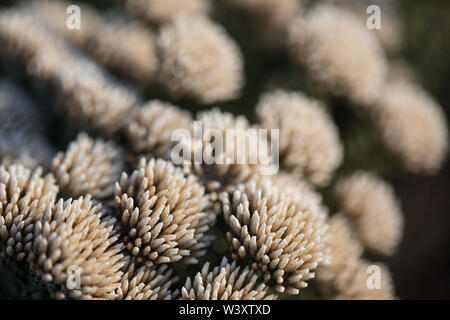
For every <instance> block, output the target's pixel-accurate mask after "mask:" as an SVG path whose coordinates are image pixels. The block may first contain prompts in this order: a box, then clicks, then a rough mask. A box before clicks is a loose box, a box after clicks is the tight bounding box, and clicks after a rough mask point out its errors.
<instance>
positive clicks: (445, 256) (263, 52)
mask: <svg viewBox="0 0 450 320" xmlns="http://www.w3.org/2000/svg"><path fill="white" fill-rule="evenodd" d="M161 1H164V0H161ZM212 1H214V2H215V3H216V5H214V10H213V12H212V18H213V19H214V20H216V21H218V22H219V23H221V24H222V25H223V26H224V27H225V28H226V30H227V31H228V32H229V34H230V35H231V36H232V37H233V38H234V39H235V40H236V41H237V43H238V45H239V46H240V48H241V50H242V52H243V54H244V58H245V72H246V74H245V76H246V85H245V87H244V89H243V90H242V95H241V97H240V98H239V99H236V100H234V101H231V102H225V103H218V104H214V106H216V105H217V106H219V107H221V108H222V109H224V110H227V111H230V112H233V113H235V114H244V115H246V116H247V117H248V118H249V119H250V120H251V121H254V108H255V105H256V104H257V102H258V99H259V97H260V94H261V93H263V92H265V91H267V90H271V89H275V88H286V89H293V90H299V91H304V92H306V93H307V94H308V95H310V96H314V97H317V98H319V99H322V100H324V101H325V102H326V104H327V107H328V108H329V110H330V112H331V113H332V115H333V118H334V119H335V122H336V124H337V126H338V128H339V131H340V136H341V139H342V141H343V143H344V147H345V160H344V165H343V166H341V168H340V169H339V171H338V174H339V173H347V172H351V171H354V170H356V169H364V170H370V171H373V172H377V173H378V174H379V175H381V176H382V177H383V178H385V179H387V180H389V181H391V182H392V183H393V185H394V188H395V191H396V193H397V194H398V196H399V197H400V199H401V203H402V209H403V214H404V216H405V224H406V227H405V232H404V237H403V240H402V242H401V244H400V247H399V249H398V251H397V254H396V255H394V256H393V257H392V258H388V259H385V260H382V261H385V262H387V264H388V265H389V267H390V269H391V271H392V272H393V278H394V282H395V288H396V294H397V296H398V297H399V298H400V299H442V298H445V299H449V298H450V197H449V194H450V161H448V160H447V162H446V164H445V165H444V167H443V169H442V170H441V171H440V172H439V173H438V174H437V175H435V176H425V175H420V174H408V173H405V172H404V171H403V170H400V169H399V168H398V167H397V164H396V163H395V161H393V160H392V159H391V158H390V157H389V156H388V155H387V154H386V153H385V152H382V151H381V150H382V147H381V144H380V142H379V141H378V138H377V136H376V134H375V133H374V129H373V128H372V126H371V125H370V123H368V122H367V121H366V120H364V117H360V116H359V115H358V114H357V113H356V112H355V111H354V109H352V108H350V107H348V106H346V105H345V104H346V103H347V102H345V101H343V100H341V99H336V98H330V97H324V96H322V95H321V94H320V93H318V92H315V91H313V90H311V89H310V88H309V87H308V86H307V85H305V84H304V79H303V76H302V74H300V73H299V71H298V70H296V69H295V68H293V65H292V62H291V61H290V59H289V54H288V52H287V50H285V48H282V47H280V48H277V47H274V46H271V45H268V43H269V41H267V40H268V39H264V38H260V37H258V36H256V35H255V31H254V30H253V29H252V28H253V27H252V25H251V24H249V23H248V21H247V19H246V18H245V17H243V16H240V15H239V14H238V13H236V12H235V11H233V10H230V9H229V8H228V7H226V6H225V5H223V3H222V1H221V0H212ZM75 2H77V3H78V2H80V3H88V4H89V5H92V6H94V7H96V8H97V9H99V10H102V11H103V10H105V11H106V10H119V11H120V10H122V9H123V6H124V5H123V2H122V1H118V0H103V1H75ZM394 2H396V10H395V14H396V15H398V18H399V22H400V25H401V32H402V45H401V48H399V49H398V50H396V51H394V52H392V53H390V54H389V59H390V60H391V61H396V62H398V64H406V65H408V67H409V68H411V70H412V71H413V74H414V76H415V77H416V79H417V81H418V82H419V83H420V84H421V85H422V86H423V87H424V88H425V89H426V90H427V91H428V92H429V93H430V94H431V95H432V96H433V97H434V98H435V99H436V100H437V101H438V102H439V103H440V105H441V106H442V107H443V108H444V110H445V113H446V115H447V119H448V116H449V113H450V41H449V40H450V39H449V35H450V1H448V0H428V1H421V0H398V1H394ZM16 3H18V1H11V0H9V1H8V0H6V1H5V0H2V1H1V3H0V8H1V7H2V6H10V5H15V4H16ZM151 27H153V28H155V26H149V28H151ZM117 45H120V43H118V44H117ZM0 50H2V48H1V44H0ZM4 74H7V75H8V76H9V77H16V81H17V82H18V83H20V84H21V85H22V86H23V88H25V89H26V90H27V91H28V92H29V93H30V95H31V96H35V98H36V100H37V101H39V103H40V104H42V105H45V104H47V103H49V104H51V102H50V101H47V100H46V99H50V98H51V97H42V96H38V95H36V93H35V92H34V89H33V86H31V85H30V83H29V81H28V80H27V79H26V78H23V77H21V76H20V75H15V74H11V70H8V68H5V67H4V66H2V67H0V77H1V76H3V75H4ZM139 90H140V91H141V93H142V95H143V97H145V98H146V99H154V98H160V99H165V100H168V97H167V96H166V94H165V93H164V91H163V90H160V88H159V87H158V86H157V85H156V84H149V85H148V86H145V85H144V86H142V87H141V88H139ZM176 104H177V105H179V106H180V107H183V108H186V109H189V110H192V111H196V110H198V108H197V107H196V106H195V103H194V102H192V101H189V100H182V101H179V102H177V103H176ZM50 121H53V122H54V125H53V129H52V130H51V132H49V138H50V140H51V141H52V142H53V144H54V145H55V146H56V147H57V148H58V149H62V150H63V149H65V147H66V145H67V143H68V142H69V141H70V140H71V139H73V138H74V137H75V136H76V132H77V130H78V128H71V127H70V126H69V127H62V126H61V124H60V123H59V122H58V119H57V118H55V119H51V120H50ZM57 132H58V134H57V135H56V133H57ZM61 132H63V134H60V133H61ZM324 191H326V190H324ZM9 267H10V266H9V265H8V263H6V262H5V261H0V298H21V297H23V295H24V293H23V292H14V288H16V287H17V286H14V285H3V284H4V283H8V282H9V283H10V282H11V281H12V280H11V275H12V274H14V277H15V280H14V281H16V282H20V281H26V277H27V276H28V275H26V274H24V273H23V272H22V270H15V269H14V271H13V272H6V271H5V270H7V269H8V268H9ZM25 295H26V297H33V293H26V294H25Z"/></svg>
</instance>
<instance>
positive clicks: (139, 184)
mask: <svg viewBox="0 0 450 320" xmlns="http://www.w3.org/2000/svg"><path fill="white" fill-rule="evenodd" d="M322 2H330V1H322ZM225 3H226V4H227V5H229V6H230V7H233V8H234V9H237V10H242V11H243V12H244V13H245V14H248V15H249V16H250V17H251V18H252V19H254V21H256V22H257V24H256V27H257V28H259V30H260V31H262V34H265V35H269V34H272V35H275V34H276V35H280V39H281V40H282V42H283V45H280V46H279V48H278V47H277V49H280V50H279V51H282V50H284V51H285V52H284V53H285V54H286V56H285V57H284V58H286V59H284V60H286V63H291V62H292V63H293V65H295V66H296V67H300V68H303V70H304V71H306V72H305V73H303V72H301V71H302V70H300V72H299V70H296V69H295V68H291V66H290V65H289V70H290V71H291V70H292V72H293V73H298V74H300V75H301V77H302V80H305V81H304V82H305V83H304V84H306V87H305V88H304V89H305V90H304V92H302V91H301V90H300V89H298V86H297V84H295V85H293V86H292V87H293V88H292V87H291V86H290V85H288V86H283V85H278V82H277V81H276V79H275V80H274V81H272V80H273V79H272V77H268V78H270V79H269V80H270V81H269V85H268V86H261V87H259V84H256V85H255V86H256V87H258V88H259V89H260V91H263V92H260V91H258V92H257V94H256V95H255V96H249V97H245V98H246V99H243V101H242V102H240V103H241V104H239V106H242V105H244V104H249V103H255V101H256V100H257V98H258V96H260V98H259V101H258V102H257V103H256V107H255V108H254V109H255V114H254V115H255V116H256V117H255V120H256V121H255V123H254V124H253V123H252V122H251V120H250V119H248V118H246V117H245V116H244V115H235V114H233V113H231V112H230V110H233V112H234V111H236V110H235V109H233V108H232V106H233V102H234V101H233V100H236V99H238V98H239V97H240V95H241V94H242V93H245V90H247V89H248V90H250V89H251V88H250V87H252V86H254V83H248V87H247V86H245V85H244V84H245V78H246V75H245V72H252V70H253V68H254V67H255V66H254V61H247V62H248V63H249V68H246V66H245V65H244V54H247V52H241V48H240V46H239V45H238V43H239V44H241V45H242V48H243V49H244V48H245V47H247V45H248V44H247V43H243V41H246V40H245V39H244V40H243V39H233V38H232V37H231V36H230V34H234V32H235V30H234V31H232V30H231V29H228V28H227V26H222V25H220V24H219V23H218V22H216V21H214V20H213V18H210V17H208V13H209V12H210V9H211V8H210V7H211V6H215V5H216V4H215V2H212V1H211V2H208V1H206V0H164V1H162V0H147V1H144V0H128V1H126V4H125V6H126V8H127V10H128V12H129V13H131V14H132V15H134V16H138V17H139V18H141V19H143V20H146V22H150V24H143V23H141V22H138V21H136V20H134V18H133V17H129V16H126V15H125V16H118V15H115V14H112V15H111V14H103V13H100V12H97V11H96V10H94V9H92V8H89V7H87V6H82V8H81V10H82V22H81V23H82V28H81V29H80V30H69V29H68V28H66V25H65V22H66V20H65V19H63V18H65V17H66V16H67V13H66V10H65V9H66V7H67V5H68V4H67V3H64V2H57V1H53V0H45V1H34V2H32V3H31V4H30V3H25V4H22V5H20V6H17V7H13V8H8V9H1V10H0V43H1V44H2V46H3V48H2V50H1V51H0V59H1V60H2V62H5V63H6V64H11V68H19V69H20V70H21V71H22V73H23V76H24V77H26V78H29V80H31V81H30V82H31V83H33V86H32V87H33V88H31V89H30V92H32V95H31V96H33V95H38V96H45V99H42V100H44V101H49V102H51V103H50V104H51V105H49V106H45V107H48V108H49V109H44V110H42V109H40V106H35V104H34V103H33V101H32V99H31V98H29V97H26V96H25V93H24V92H21V90H20V89H18V88H16V86H15V85H14V84H12V83H11V82H10V81H3V80H0V254H1V257H2V258H8V259H12V260H14V259H15V260H20V261H24V262H26V263H27V264H28V266H29V268H30V270H31V271H32V274H34V275H37V276H38V277H39V279H40V281H43V282H47V283H53V284H54V285H56V286H57V287H58V291H57V292H56V293H55V297H57V298H71V299H128V300H149V299H180V298H181V299H202V300H215V299H221V300H226V299H230V300H231V299H240V300H242V299H243V300H260V299H275V298H277V296H275V295H271V294H270V292H271V290H272V289H273V290H275V291H276V292H277V294H278V293H279V294H281V295H286V294H288V295H299V294H301V291H302V289H304V288H305V287H307V286H310V285H312V286H317V287H316V288H318V289H320V290H319V291H320V292H324V293H325V294H329V295H330V296H331V297H333V298H335V299H393V298H395V291H394V288H393V283H392V279H391V278H392V277H391V275H390V272H389V270H388V268H387V267H386V266H385V265H383V264H382V263H379V262H372V261H370V260H368V258H367V256H366V253H369V255H368V256H369V257H371V254H375V255H392V254H394V252H395V250H396V248H397V247H398V244H399V242H400V241H401V238H402V233H403V227H404V219H403V216H402V213H401V207H400V204H399V200H397V199H396V196H395V192H394V189H393V187H392V186H390V185H389V183H388V182H385V181H384V180H382V178H381V177H378V176H377V175H376V174H375V173H369V172H362V171H355V170H354V168H351V172H353V173H350V174H349V175H348V176H345V175H343V174H342V172H345V170H347V169H349V168H348V167H344V168H343V169H344V170H341V169H342V168H340V166H341V164H344V165H345V164H346V163H345V161H346V160H347V159H346V157H345V155H344V145H345V143H344V142H345V141H342V142H341V138H340V132H339V128H341V127H340V124H339V123H335V119H337V120H339V118H338V117H335V114H334V113H333V111H334V110H333V103H332V102H331V103H330V100H329V99H328V97H327V96H326V95H327V94H329V93H332V94H333V95H336V96H339V97H340V99H339V102H340V103H339V104H350V105H352V106H353V107H354V110H355V111H357V113H358V115H362V116H363V117H366V118H367V119H369V120H370V121H372V123H373V124H374V128H375V129H376V130H377V132H378V134H379V137H380V139H381V141H382V142H383V144H384V146H385V147H386V149H387V150H388V151H389V152H391V153H392V154H393V155H395V156H396V158H397V159H398V160H399V162H400V163H401V164H403V165H404V167H405V168H406V169H407V170H409V171H413V172H426V173H436V172H437V171H438V170H439V169H440V168H441V167H442V165H443V162H444V160H445V158H446V154H447V150H448V128H447V124H446V122H445V120H444V115H443V112H442V110H441V107H440V106H439V105H438V103H437V102H436V101H434V100H433V99H432V98H431V97H430V96H429V95H428V94H427V93H426V92H425V91H424V89H422V88H420V86H419V85H418V84H416V83H414V82H413V80H412V79H403V78H404V75H402V74H400V73H399V74H400V75H396V77H395V80H393V79H392V77H391V78H389V75H387V69H388V68H389V62H388V58H387V56H386V54H385V53H384V51H383V50H384V48H387V49H389V40H386V42H387V44H385V45H384V47H383V45H382V44H380V41H379V39H381V40H382V38H377V36H376V35H374V34H372V33H371V32H370V31H369V30H367V28H366V27H365V26H364V23H363V22H362V20H361V17H360V16H358V14H357V13H356V12H355V9H354V8H353V7H352V8H349V7H348V6H342V7H339V8H338V7H336V6H333V5H330V4H318V5H312V6H308V7H303V6H302V2H301V1H297V0H281V1H274V0H245V1H244V0H243V1H236V0H228V1H226V2H225ZM124 8H125V7H124ZM217 8H221V7H219V6H218V7H217ZM215 18H217V17H215ZM227 30H230V34H229V33H228V31H227ZM267 31H270V32H271V33H266V32H267ZM272 31H275V33H272ZM282 34H284V35H288V38H289V41H288V43H284V42H285V41H284V40H286V39H284V38H283V36H282ZM379 36H380V35H379ZM275 40H279V39H278V38H277V39H275ZM267 42H268V43H271V45H275V44H276V43H277V41H274V42H272V41H270V40H269V39H268V40H267ZM394 42H395V41H394V40H392V43H394ZM277 45H279V43H278V44H277ZM284 45H286V48H284ZM250 47H251V46H250ZM247 49H248V48H247ZM253 49H254V48H253V47H252V48H250V51H251V50H253ZM243 51H244V50H243ZM278 53H279V52H278ZM258 54H260V55H264V54H265V53H264V52H263V53H258ZM288 55H290V57H291V58H292V59H291V60H292V61H290V60H289V59H288ZM261 61H266V60H264V57H262V59H261ZM268 61H269V60H268ZM289 61H290V62H289ZM269 64H270V61H269ZM265 67H266V66H265V65H264V66H262V68H265ZM106 69H108V70H109V71H111V72H112V73H109V71H107V70H106ZM269 71H270V72H272V71H273V68H272V66H270V65H268V66H267V73H268V72H269ZM290 71H289V72H290ZM264 77H266V74H265V75H264ZM121 78H125V79H124V80H122V79H121ZM275 78H276V77H275ZM399 78H400V79H399ZM248 79H253V80H254V77H249V78H248ZM296 79H297V78H296ZM27 80H28V79H27ZM153 80H157V82H153ZM308 80H311V81H308ZM127 81H131V83H133V84H138V88H134V87H133V86H132V85H131V84H128V83H127ZM149 83H151V85H152V86H153V85H155V87H156V90H154V91H157V93H156V94H155V92H154V91H153V89H154V87H151V88H147V87H146V85H147V84H149ZM309 85H313V86H309ZM274 87H275V88H274ZM249 88H250V89H249ZM288 88H289V89H288ZM147 89H152V90H147ZM310 89H311V90H310ZM148 98H149V99H150V100H148V101H145V99H148ZM175 100H177V101H178V102H176V101H175ZM214 103H221V104H220V106H217V107H214V108H211V109H210V110H205V111H201V112H197V113H196V114H191V113H190V112H189V111H188V110H184V109H183V108H182V107H184V108H185V109H190V110H195V109H196V108H199V107H204V106H205V105H211V104H214ZM229 103H230V105H231V106H230V105H228V104H229ZM177 104H179V105H180V107H178V106H177ZM181 106H182V107H181ZM186 107H187V108H186ZM50 110H51V112H53V111H56V112H54V116H55V117H56V118H57V119H59V116H60V115H61V114H62V115H64V118H61V119H64V121H68V122H70V128H64V132H63V133H62V134H61V137H52V138H53V139H51V140H57V142H55V141H53V142H52V143H50V141H49V140H48V139H47V135H48V132H46V128H47V127H46V125H47V124H46V117H45V112H47V111H50ZM64 124H65V123H64ZM196 124H200V129H201V131H202V132H203V133H205V132H206V133H208V132H209V133H211V132H215V133H218V134H220V135H222V136H223V137H226V135H227V132H230V131H231V130H233V134H234V136H233V138H235V139H237V140H233V141H232V142H231V141H228V140H225V141H223V142H224V144H223V145H222V147H223V148H222V150H219V149H217V148H216V146H217V141H216V139H215V137H213V135H210V136H209V135H208V134H206V135H203V136H201V137H198V136H196V135H195V131H196V129H198V128H196V127H195V125H196ZM72 127H73V128H72ZM66 129H67V130H66ZM179 129H181V130H183V132H185V133H188V134H190V135H191V136H193V139H191V140H188V141H184V140H183V141H182V142H181V144H178V145H176V142H177V141H176V139H174V133H175V132H176V131H177V130H179ZM257 130H261V131H265V132H266V133H267V135H266V136H261V135H259V134H249V132H256V131H257ZM277 130H278V131H277ZM62 131H63V130H62ZM74 131H76V132H74ZM87 132H88V133H87ZM277 133H278V134H277ZM58 134H59V132H58ZM73 137H76V138H75V139H74V140H73V141H69V140H70V139H72V138H73ZM191 138H192V137H191ZM240 139H244V140H240ZM59 140H64V141H63V143H61V141H59ZM67 142H68V143H67ZM178 142H179V141H178ZM64 143H67V146H62V147H61V145H63V144H64ZM52 144H54V145H58V149H65V150H62V151H60V152H58V153H56V152H54V151H53V147H52ZM273 145H275V146H278V147H279V149H278V154H275V156H279V163H271V161H273V160H274V158H272V156H274V154H271V152H273V150H269V148H270V147H272V146H273ZM175 146H178V147H180V146H182V147H184V149H183V150H187V153H184V154H183V157H182V158H183V159H184V160H189V161H184V162H183V163H178V162H177V161H174V159H173V158H172V156H173V154H172V151H173V150H175V149H174V147H175ZM241 147H244V149H241ZM275 152H276V151H275ZM197 154H201V156H202V157H209V158H214V159H215V160H216V161H217V160H220V161H217V162H214V163H209V162H206V161H204V159H203V158H202V159H201V160H202V162H200V163H199V162H196V160H198V159H192V156H193V155H197ZM250 156H252V157H253V159H254V160H255V161H254V162H250V158H249V157H250ZM235 157H236V158H235ZM230 159H234V160H235V161H234V162H233V161H231V162H230V161H229V160H230ZM268 163H270V164H271V165H272V167H271V168H272V169H273V168H276V169H279V170H278V171H275V172H273V171H272V174H271V175H266V174H265V171H264V170H263V169H264V168H265V166H266V165H267V164H268ZM277 165H279V168H277V167H276V166H277ZM336 172H337V177H335V175H336ZM333 196H334V197H333ZM324 199H325V200H326V201H325V200H324ZM331 199H334V200H335V201H334V203H333V202H332V201H331ZM329 204H332V205H333V206H330V207H328V206H327V205H329ZM335 207H337V208H335ZM335 209H337V211H338V213H335V212H332V211H333V210H335ZM217 235H220V236H219V237H216V236H217ZM221 241H223V243H226V244H227V245H222V244H223V243H222V242H221ZM221 245H222V247H223V251H220V250H221V249H217V248H218V247H220V246H221ZM225 247H226V249H225ZM216 249H217V250H219V252H213V251H214V250H216ZM210 253H212V254H213V255H214V254H215V255H219V257H218V259H216V260H217V261H221V262H220V263H219V264H218V265H216V266H213V263H211V261H212V260H211V261H207V260H208V259H209V254H210ZM223 256H224V257H223ZM216 258H217V257H216ZM220 259H222V260H220ZM180 265H183V267H184V265H189V268H188V269H189V271H187V272H184V271H183V270H181V271H180ZM195 268H196V270H195V272H191V270H194V269H195ZM373 268H375V270H378V271H379V272H380V276H381V277H380V279H379V280H380V281H379V283H378V285H379V288H376V289H373V288H370V286H369V285H368V282H367V280H368V276H369V275H368V270H372V269H373ZM73 272H77V276H78V277H79V279H78V280H79V285H77V286H72V285H71V281H72V280H74V279H72V278H71V276H72V275H73ZM189 272H191V273H190V274H186V273H189ZM75 280H76V279H75ZM179 280H180V281H179Z"/></svg>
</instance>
